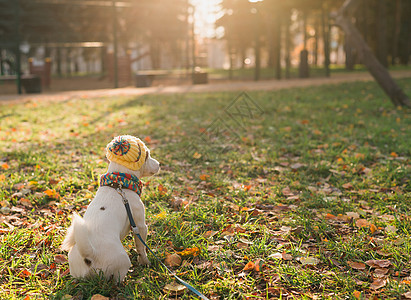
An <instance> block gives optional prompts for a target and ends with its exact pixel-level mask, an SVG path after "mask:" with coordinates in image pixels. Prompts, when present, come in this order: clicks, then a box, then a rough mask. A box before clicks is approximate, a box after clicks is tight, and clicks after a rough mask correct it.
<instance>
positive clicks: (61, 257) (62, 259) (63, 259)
mask: <svg viewBox="0 0 411 300" xmlns="http://www.w3.org/2000/svg"><path fill="white" fill-rule="evenodd" d="M54 262H56V263H58V264H63V263H65V262H67V257H66V256H65V255H62V254H57V255H54Z"/></svg>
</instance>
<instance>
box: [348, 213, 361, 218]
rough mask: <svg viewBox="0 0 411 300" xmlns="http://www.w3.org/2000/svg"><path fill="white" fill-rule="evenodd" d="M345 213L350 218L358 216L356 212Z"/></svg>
mask: <svg viewBox="0 0 411 300" xmlns="http://www.w3.org/2000/svg"><path fill="white" fill-rule="evenodd" d="M345 214H346V215H347V217H349V218H352V219H359V218H360V214H359V213H356V212H346V213H345Z"/></svg>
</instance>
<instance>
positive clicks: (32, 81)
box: [0, 74, 41, 94]
mask: <svg viewBox="0 0 411 300" xmlns="http://www.w3.org/2000/svg"><path fill="white" fill-rule="evenodd" d="M16 81H17V75H5V76H0V83H15V82H16ZM21 85H22V86H23V88H24V90H25V91H26V93H27V94H33V93H41V78H40V76H38V75H33V74H30V75H22V76H21Z"/></svg>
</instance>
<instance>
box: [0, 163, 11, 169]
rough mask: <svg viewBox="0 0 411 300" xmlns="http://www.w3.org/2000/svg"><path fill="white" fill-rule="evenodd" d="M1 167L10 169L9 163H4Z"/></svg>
mask: <svg viewBox="0 0 411 300" xmlns="http://www.w3.org/2000/svg"><path fill="white" fill-rule="evenodd" d="M1 167H2V168H3V169H4V170H8V169H10V166H9V165H8V163H3V164H2V165H1Z"/></svg>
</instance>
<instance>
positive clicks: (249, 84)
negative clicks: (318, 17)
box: [0, 70, 411, 104]
mask: <svg viewBox="0 0 411 300" xmlns="http://www.w3.org/2000/svg"><path fill="white" fill-rule="evenodd" d="M390 73H391V75H392V76H393V77H394V78H406V77H411V70H404V71H392V72H390ZM370 80H373V78H372V77H371V75H369V73H366V72H364V73H352V74H346V73H345V74H333V75H332V76H331V77H330V78H308V79H284V80H275V79H274V80H262V81H234V82H225V83H212V84H204V85H179V86H163V87H147V88H135V87H126V88H119V89H100V90H83V91H67V92H53V93H43V94H23V95H0V104H11V103H21V102H27V101H67V100H70V99H72V98H95V97H108V96H139V95H145V94H170V93H206V92H228V91H257V90H262V91H271V90H279V89H287V88H293V87H309V86H319V85H324V84H337V83H341V82H356V81H370Z"/></svg>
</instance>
